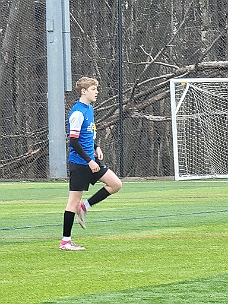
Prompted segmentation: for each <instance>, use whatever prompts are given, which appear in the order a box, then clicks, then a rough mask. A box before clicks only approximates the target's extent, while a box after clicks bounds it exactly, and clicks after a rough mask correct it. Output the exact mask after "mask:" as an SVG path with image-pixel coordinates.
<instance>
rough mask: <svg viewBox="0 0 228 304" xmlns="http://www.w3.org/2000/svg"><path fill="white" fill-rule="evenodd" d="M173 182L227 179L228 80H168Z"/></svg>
mask: <svg viewBox="0 0 228 304" xmlns="http://www.w3.org/2000/svg"><path fill="white" fill-rule="evenodd" d="M170 93H171V110H172V131H173V154H174V171H175V180H184V179H200V178H212V177H216V178H228V78H186V79H176V78H175V79H171V80H170Z"/></svg>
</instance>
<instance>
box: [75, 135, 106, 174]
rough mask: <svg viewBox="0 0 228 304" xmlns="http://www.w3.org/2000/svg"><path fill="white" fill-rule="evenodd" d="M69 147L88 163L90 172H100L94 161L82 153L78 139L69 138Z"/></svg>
mask: <svg viewBox="0 0 228 304" xmlns="http://www.w3.org/2000/svg"><path fill="white" fill-rule="evenodd" d="M70 145H71V146H72V148H73V149H74V150H75V151H76V152H77V153H78V154H79V155H80V156H81V157H82V158H83V159H84V160H85V161H86V162H87V163H88V165H89V167H90V169H91V171H92V172H98V171H99V170H100V167H99V165H98V164H97V163H96V162H95V161H94V160H92V159H91V158H90V157H89V155H88V154H87V153H86V152H85V151H84V149H83V148H82V146H81V145H80V143H79V142H78V138H74V137H70ZM97 148H99V147H97Z"/></svg>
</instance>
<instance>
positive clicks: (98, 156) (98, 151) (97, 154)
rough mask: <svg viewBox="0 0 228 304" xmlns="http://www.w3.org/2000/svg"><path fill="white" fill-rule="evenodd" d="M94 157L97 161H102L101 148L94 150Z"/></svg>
mask: <svg viewBox="0 0 228 304" xmlns="http://www.w3.org/2000/svg"><path fill="white" fill-rule="evenodd" d="M95 155H96V157H97V158H98V159H99V160H102V159H103V152H102V151H101V148H100V147H97V148H96V151H95Z"/></svg>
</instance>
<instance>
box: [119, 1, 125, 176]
mask: <svg viewBox="0 0 228 304" xmlns="http://www.w3.org/2000/svg"><path fill="white" fill-rule="evenodd" d="M122 48H123V46H122V1H121V0H118V53H119V94H118V95H119V144H120V176H121V177H123V175H124V153H123V58H122V55H123V51H122Z"/></svg>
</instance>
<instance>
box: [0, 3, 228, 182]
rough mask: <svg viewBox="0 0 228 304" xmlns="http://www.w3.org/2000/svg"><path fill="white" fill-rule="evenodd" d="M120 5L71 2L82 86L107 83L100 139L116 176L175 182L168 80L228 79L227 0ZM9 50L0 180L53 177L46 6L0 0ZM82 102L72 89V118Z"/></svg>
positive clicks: (3, 43)
mask: <svg viewBox="0 0 228 304" xmlns="http://www.w3.org/2000/svg"><path fill="white" fill-rule="evenodd" d="M120 2H121V8H122V15H121V18H120V16H119V15H118V3H120ZM120 2H118V1H117V0H98V1H92V0H84V1H81V0H78V1H73V0H71V1H70V21H71V48H72V54H71V56H72V78H73V87H74V84H75V82H76V80H77V79H79V78H80V77H81V76H89V77H95V78H97V79H98V80H99V82H100V86H99V100H98V101H97V103H96V104H95V106H94V107H95V117H96V125H97V131H98V132H97V142H98V144H99V145H100V146H101V148H102V150H103V152H104V155H105V163H106V164H107V165H108V166H109V167H110V168H111V169H112V170H114V171H115V172H116V173H117V174H119V175H122V176H123V177H128V176H129V177H165V176H173V175H174V169H173V150H172V127H171V109H170V90H169V80H170V79H171V78H174V77H179V78H182V77H227V76H228V35H227V32H228V29H227V24H228V22H227V19H228V4H227V0H202V1H199V0H198V1H197V0H193V1H177V0H163V1H161V0H153V1H152V0H151V1H148V0H129V1H128V0H124V1H120ZM119 20H122V22H121V31H122V35H121V38H122V65H121V66H122V71H123V77H122V79H119V66H120V65H119V59H120V54H119V48H118V47H119V42H120V41H119V39H120V32H119V31H120V24H119V23H118V22H119ZM0 48H1V57H0V113H1V116H0V117H1V118H0V122H1V123H0V134H1V138H0V155H1V162H0V179H2V180H9V179H16V180H31V179H32V180H36V179H48V178H49V163H48V159H49V157H48V154H49V151H48V102H47V64H46V62H47V55H46V1H44V0H36V1H35V0H23V1H20V0H11V1H10V0H0ZM119 81H122V82H121V85H122V88H123V108H122V121H120V113H119V111H120V105H119ZM75 99H76V94H75V91H74V90H73V91H72V92H66V94H65V109H66V115H67V113H68V111H69V109H70V108H71V107H72V105H73V104H74V102H75ZM56 126H57V127H58V122H56ZM121 128H122V131H123V133H121ZM121 134H122V135H121ZM121 136H122V137H121ZM66 149H67V147H66Z"/></svg>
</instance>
